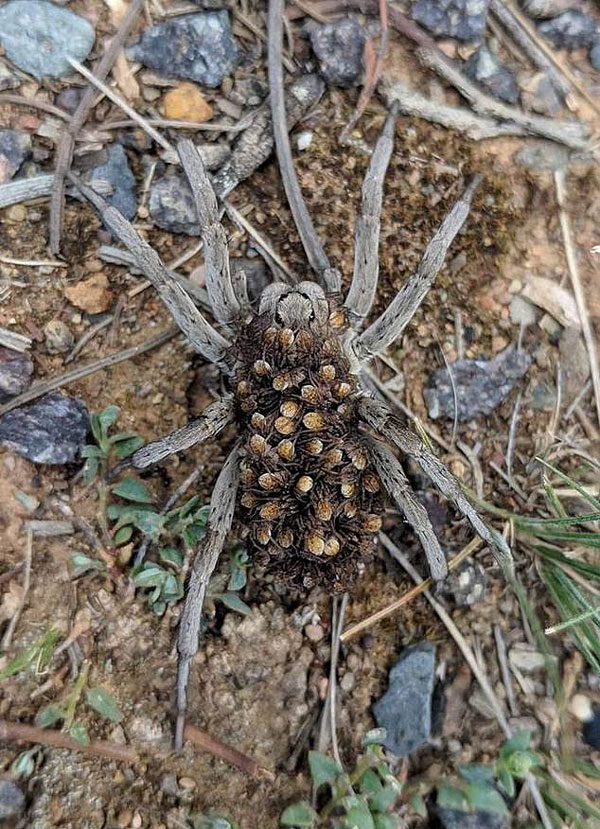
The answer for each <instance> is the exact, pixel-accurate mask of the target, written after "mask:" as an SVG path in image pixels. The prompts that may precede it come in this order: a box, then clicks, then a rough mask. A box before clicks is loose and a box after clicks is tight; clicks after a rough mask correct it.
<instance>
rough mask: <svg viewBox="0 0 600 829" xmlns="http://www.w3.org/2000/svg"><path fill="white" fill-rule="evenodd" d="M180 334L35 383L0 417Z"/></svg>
mask: <svg viewBox="0 0 600 829" xmlns="http://www.w3.org/2000/svg"><path fill="white" fill-rule="evenodd" d="M177 334H179V329H177V328H170V329H168V330H167V331H163V333H162V334H157V336H156V337H151V338H150V339H149V340H145V341H144V342H141V343H139V344H138V345H134V346H131V348H126V349H124V350H123V351H117V353H116V354H109V355H108V357H102V359H101V360H95V361H94V362H93V363H88V365H86V366H81V367H80V368H76V369H73V371H68V372H66V373H65V374H61V375H60V376H59V377H53V378H52V379H50V380H42V381H41V382H40V383H35V385H33V386H32V387H31V388H30V389H28V390H27V391H26V392H24V393H23V394H20V395H18V396H17V397H13V399H12V400H9V401H8V403H5V404H4V405H3V406H0V416H2V415H3V414H6V412H10V411H12V409H17V408H18V407H19V406H24V405H25V403H31V401H32V400H37V398H38V397H41V396H42V395H43V394H47V393H48V392H50V391H54V390H55V389H60V388H62V387H63V386H66V385H68V384H69V383H74V382H75V381H76V380H81V379H82V378H83V377H89V376H90V374H95V373H96V372H97V371H101V370H102V369H105V368H110V367H111V366H116V365H117V364H118V363H123V362H125V360H131V359H132V358H133V357H138V356H139V355H140V354H145V353H146V352H147V351H152V350H153V349H154V348H159V347H160V346H161V345H164V344H165V343H167V342H169V340H172V339H173V337H176V336H177Z"/></svg>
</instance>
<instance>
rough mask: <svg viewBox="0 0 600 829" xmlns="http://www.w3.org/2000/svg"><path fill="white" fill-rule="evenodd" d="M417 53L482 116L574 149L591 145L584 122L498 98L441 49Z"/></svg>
mask: <svg viewBox="0 0 600 829" xmlns="http://www.w3.org/2000/svg"><path fill="white" fill-rule="evenodd" d="M417 55H418V56H419V58H420V60H421V61H422V62H423V63H424V64H425V65H426V66H428V67H429V68H430V69H433V71H434V72H436V73H437V74H438V75H440V76H441V77H442V78H444V80H445V81H447V82H448V83H450V84H452V86H454V87H455V88H456V89H457V90H458V91H459V92H460V94H461V95H462V96H463V97H464V98H466V99H467V101H468V102H469V103H470V104H471V106H472V107H473V109H474V110H475V112H477V113H479V114H480V115H484V116H491V117H492V118H497V119H498V120H500V121H508V122H512V123H514V124H517V125H518V126H520V127H522V128H523V129H524V130H525V131H526V132H527V133H529V134H531V135H539V136H541V137H542V138H550V139H551V140H552V141H557V142H558V143H559V144H565V146H567V147H571V148H572V149H575V150H582V149H585V148H586V147H587V146H588V139H589V130H588V129H587V128H586V127H585V126H584V125H583V124H581V123H579V122H577V121H557V120H556V119H553V118H544V117H542V116H540V115H532V114H530V113H528V112H524V111H523V110H521V109H519V108H518V107H514V106H510V105H509V104H503V103H501V102H499V101H497V100H496V99H495V98H492V97H491V96H490V95H486V94H485V93H484V92H482V91H481V90H480V89H479V88H478V87H477V86H476V85H475V84H474V83H472V82H471V81H470V80H469V79H468V78H466V77H465V76H464V75H463V74H462V72H461V71H460V70H459V69H458V67H456V66H455V65H454V64H453V63H452V61H450V60H449V59H448V58H446V57H445V56H444V55H442V54H441V53H440V52H439V49H430V48H420V49H418V50H417Z"/></svg>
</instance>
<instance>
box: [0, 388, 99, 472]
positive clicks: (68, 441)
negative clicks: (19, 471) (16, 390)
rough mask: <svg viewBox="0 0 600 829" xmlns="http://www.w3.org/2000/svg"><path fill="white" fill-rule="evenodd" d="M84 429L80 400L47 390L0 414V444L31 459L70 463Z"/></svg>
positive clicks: (81, 443)
mask: <svg viewBox="0 0 600 829" xmlns="http://www.w3.org/2000/svg"><path fill="white" fill-rule="evenodd" d="M88 429H89V418H88V412H87V409H86V407H85V404H84V402H83V400H80V399H79V398H77V397H69V396H68V395H66V394H58V393H53V394H47V395H46V396H45V397H42V398H41V400H38V401H37V402H36V403H32V404H31V406H23V407H22V408H20V409H13V411H12V412H7V413H6V414H5V415H3V417H1V418H0V445H2V446H4V447H5V448H6V449H9V450H10V451H11V452H16V453H17V454H18V455H22V456H23V457H24V458H27V460H30V461H34V463H47V464H64V463H72V462H73V461H75V460H77V458H78V455H79V450H80V449H81V447H82V446H84V444H85V440H86V436H87V433H88Z"/></svg>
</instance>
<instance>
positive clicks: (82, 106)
mask: <svg viewBox="0 0 600 829" xmlns="http://www.w3.org/2000/svg"><path fill="white" fill-rule="evenodd" d="M142 6H143V0H132V2H131V4H130V5H129V8H128V9H127V13H126V14H125V16H124V17H123V20H122V21H121V24H120V26H119V28H118V30H117V32H116V33H115V36H114V37H113V38H112V40H111V42H110V45H109V47H108V49H107V50H106V52H105V53H104V55H103V56H102V58H101V59H100V61H99V63H98V65H97V66H96V69H95V75H94V77H95V79H97V80H100V81H103V80H104V79H105V78H107V77H108V73H109V72H110V70H111V69H112V67H113V65H114V62H115V61H116V59H117V57H118V55H119V53H120V51H121V49H122V48H123V44H124V43H125V41H126V39H127V37H128V35H129V33H130V32H131V30H132V28H133V26H134V24H135V21H136V20H137V17H138V14H139V13H140V10H141V8H142ZM95 98H96V89H95V88H94V86H88V87H87V88H86V90H85V92H84V93H83V96H82V98H81V101H80V102H79V105H78V107H77V109H76V110H75V112H74V113H73V117H72V118H71V121H70V124H69V125H68V127H67V128H66V130H65V132H64V133H63V135H62V136H61V139H60V142H59V145H58V148H57V151H56V161H55V174H54V183H53V190H52V200H51V202H50V250H51V252H52V253H53V254H54V255H55V256H56V255H57V254H58V253H59V252H60V238H61V234H62V226H63V217H64V183H65V176H66V175H67V173H68V171H69V168H70V166H71V161H72V159H73V149H74V146H75V137H76V135H77V133H78V132H79V130H80V129H81V128H82V126H83V124H84V123H85V120H86V118H87V117H88V114H89V111H90V109H91V108H92V106H93V104H94V100H95Z"/></svg>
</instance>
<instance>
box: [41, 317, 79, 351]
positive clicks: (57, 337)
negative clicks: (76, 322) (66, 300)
mask: <svg viewBox="0 0 600 829" xmlns="http://www.w3.org/2000/svg"><path fill="white" fill-rule="evenodd" d="M44 337H45V339H46V349H47V351H48V353H49V354H64V353H65V352H66V351H69V349H70V348H71V347H72V346H73V334H72V333H71V331H70V329H69V328H68V326H67V325H65V323H64V322H62V320H50V322H47V323H46V325H45V326H44Z"/></svg>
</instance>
